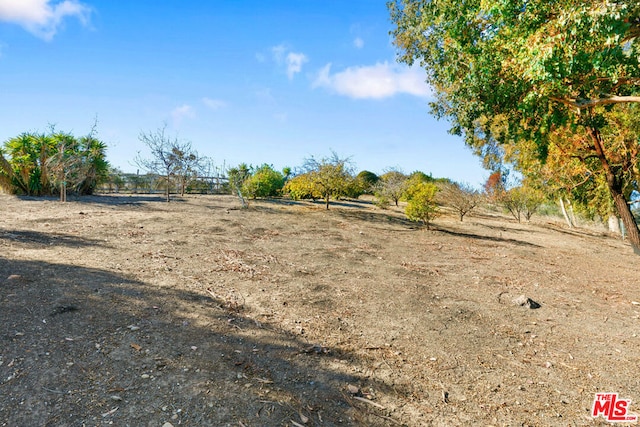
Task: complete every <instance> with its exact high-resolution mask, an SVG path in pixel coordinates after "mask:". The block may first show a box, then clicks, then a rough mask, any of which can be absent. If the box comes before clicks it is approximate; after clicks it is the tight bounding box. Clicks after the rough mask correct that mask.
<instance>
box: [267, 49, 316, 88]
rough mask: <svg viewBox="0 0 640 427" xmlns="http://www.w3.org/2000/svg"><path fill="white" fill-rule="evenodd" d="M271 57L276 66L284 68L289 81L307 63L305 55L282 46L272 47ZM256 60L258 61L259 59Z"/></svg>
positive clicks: (307, 59)
mask: <svg viewBox="0 0 640 427" xmlns="http://www.w3.org/2000/svg"><path fill="white" fill-rule="evenodd" d="M271 55H272V57H273V60H274V61H275V63H276V64H278V65H280V66H284V67H286V73H287V77H288V78H289V80H291V79H293V77H294V76H295V75H296V73H299V72H301V71H302V65H303V64H305V63H307V62H309V58H307V55H305V54H304V53H300V52H293V51H291V50H290V49H289V47H288V46H286V45H284V44H280V45H278V46H274V47H272V48H271ZM256 58H257V59H258V61H260V57H256Z"/></svg>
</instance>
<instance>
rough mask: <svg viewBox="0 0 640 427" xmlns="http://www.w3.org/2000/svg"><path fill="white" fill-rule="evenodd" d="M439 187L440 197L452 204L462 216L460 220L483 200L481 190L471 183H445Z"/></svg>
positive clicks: (442, 201) (442, 200) (444, 202)
mask: <svg viewBox="0 0 640 427" xmlns="http://www.w3.org/2000/svg"><path fill="white" fill-rule="evenodd" d="M439 188H440V192H439V193H438V199H439V200H440V202H441V203H442V204H446V205H449V206H451V207H452V208H453V209H454V210H455V211H456V213H457V214H458V215H459V216H460V221H462V220H463V219H464V216H465V215H466V214H468V213H469V212H471V211H472V210H473V209H475V208H476V207H477V206H478V204H479V203H480V201H481V196H480V192H479V191H478V190H476V189H474V188H473V187H471V186H470V185H469V184H459V183H456V182H451V183H443V184H440V185H439Z"/></svg>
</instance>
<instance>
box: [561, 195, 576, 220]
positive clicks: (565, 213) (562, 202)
mask: <svg viewBox="0 0 640 427" xmlns="http://www.w3.org/2000/svg"><path fill="white" fill-rule="evenodd" d="M560 209H562V216H564V220H565V221H566V222H567V225H568V226H569V228H573V223H572V222H571V219H570V218H569V215H567V210H566V209H565V208H564V201H563V200H562V197H560Z"/></svg>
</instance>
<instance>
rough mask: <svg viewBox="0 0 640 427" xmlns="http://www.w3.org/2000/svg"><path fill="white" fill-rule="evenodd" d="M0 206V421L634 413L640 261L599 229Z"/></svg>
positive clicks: (491, 219)
mask: <svg viewBox="0 0 640 427" xmlns="http://www.w3.org/2000/svg"><path fill="white" fill-rule="evenodd" d="M0 206H1V207H0V212H2V219H0V308H1V309H0V426H35V425H43V426H44V425H46V426H82V425H86V426H98V425H108V424H113V425H119V426H120V425H121V426H158V427H160V426H163V425H165V423H170V424H171V425H173V426H178V425H186V426H224V425H229V426H247V427H248V426H292V425H296V423H297V424H298V425H306V426H333V425H370V426H387V425H406V426H428V425H436V426H440V425H441V426H461V425H485V426H486V425H496V426H512V425H524V426H547V425H551V426H552V425H562V426H567V425H570V426H573V425H576V426H582V425H608V423H607V422H605V420H604V419H603V418H602V417H600V418H598V419H595V420H594V419H593V418H592V417H591V407H592V404H593V399H594V394H595V393H596V392H608V391H612V392H617V393H619V394H620V397H621V398H627V399H631V407H630V409H631V411H638V412H640V384H639V380H640V376H639V375H638V374H637V373H638V372H639V371H640V369H639V368H640V361H639V358H638V354H640V338H639V337H638V334H640V320H639V319H640V305H639V304H638V303H637V302H640V291H639V289H640V287H639V286H638V285H639V281H640V279H638V275H637V269H636V268H635V266H637V265H638V259H639V258H638V257H636V256H634V255H633V253H632V252H631V250H630V248H629V246H628V245H626V244H625V243H623V242H621V241H619V240H615V239H613V238H611V237H608V236H606V235H603V234H602V233H596V232H593V231H587V230H579V231H575V230H568V229H565V228H563V227H562V226H561V224H559V223H550V222H549V223H548V222H544V221H540V222H538V223H534V224H516V223H513V222H511V221H509V220H508V219H507V218H506V217H502V216H500V215H494V214H490V213H484V214H483V215H476V216H472V217H469V218H468V219H465V222H464V223H460V222H459V221H457V220H456V218H455V216H454V215H450V216H448V215H445V216H444V217H442V218H439V219H438V220H436V222H435V225H436V229H435V230H433V231H427V230H423V229H419V228H416V227H415V225H414V224H412V223H409V222H407V221H406V220H404V219H403V216H402V215H401V213H400V212H399V211H393V210H392V211H382V210H379V209H377V208H374V207H372V206H371V205H369V204H367V203H364V202H358V203H356V202H350V203H342V204H341V205H340V206H335V207H333V208H332V210H330V211H329V212H326V211H325V210H324V209H323V208H322V206H320V205H318V206H316V205H313V204H310V203H287V202H284V201H278V202H267V201H262V202H256V203H254V204H253V205H252V207H251V208H250V209H248V210H241V209H237V203H236V200H234V199H233V198H231V197H226V196H215V197H214V196H202V197H196V196H194V197H187V198H184V199H181V200H177V201H176V202H173V203H170V204H166V203H163V202H162V201H161V200H160V199H155V198H153V197H142V196H140V197H129V196H120V197H116V196H103V197H93V198H87V199H81V200H80V201H73V202H69V203H67V204H60V203H57V202H55V201H43V200H35V199H29V200H20V199H18V198H14V197H10V196H0ZM521 295H525V296H526V297H529V298H531V299H533V300H535V301H536V302H538V303H540V304H541V307H540V308H538V309H530V308H528V307H526V306H524V307H523V306H518V305H516V304H514V303H513V300H514V299H515V298H517V297H519V296H521ZM166 425H167V426H168V424H166Z"/></svg>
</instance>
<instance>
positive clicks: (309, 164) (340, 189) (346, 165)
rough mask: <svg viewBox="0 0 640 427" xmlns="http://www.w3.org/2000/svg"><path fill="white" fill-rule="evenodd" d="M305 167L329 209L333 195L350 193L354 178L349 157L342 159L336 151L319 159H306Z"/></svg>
mask: <svg viewBox="0 0 640 427" xmlns="http://www.w3.org/2000/svg"><path fill="white" fill-rule="evenodd" d="M304 169H305V170H307V172H306V173H307V174H308V175H309V179H310V180H311V182H312V183H313V188H314V191H315V192H317V193H318V194H320V195H321V197H322V198H323V199H324V201H325V205H326V208H327V209H329V200H330V199H331V198H332V197H334V198H339V197H344V196H346V195H347V194H348V193H349V191H350V186H351V185H352V182H353V179H354V178H353V174H352V172H351V169H352V167H351V165H350V162H349V159H341V158H340V157H339V156H338V155H337V154H336V153H332V155H331V157H329V158H324V159H322V160H319V161H318V160H316V159H314V158H313V157H311V158H309V159H307V160H306V161H305V165H304Z"/></svg>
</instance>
